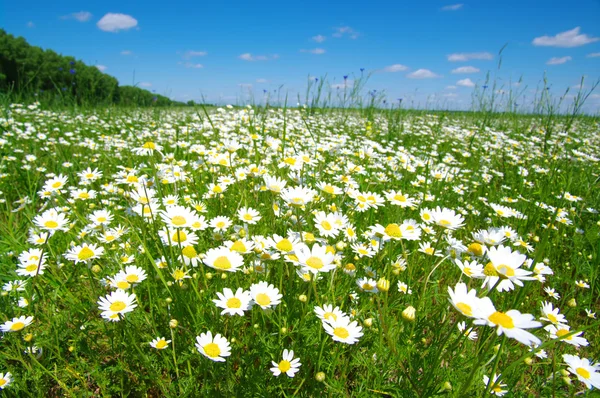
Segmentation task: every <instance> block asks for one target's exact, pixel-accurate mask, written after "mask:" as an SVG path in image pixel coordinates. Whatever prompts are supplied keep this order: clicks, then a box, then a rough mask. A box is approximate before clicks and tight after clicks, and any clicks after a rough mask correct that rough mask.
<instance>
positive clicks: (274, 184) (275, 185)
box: [263, 175, 287, 193]
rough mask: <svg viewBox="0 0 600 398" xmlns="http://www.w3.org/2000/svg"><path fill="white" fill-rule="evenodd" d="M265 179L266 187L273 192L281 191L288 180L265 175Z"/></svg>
mask: <svg viewBox="0 0 600 398" xmlns="http://www.w3.org/2000/svg"><path fill="white" fill-rule="evenodd" d="M263 179H264V180H265V187H266V188H267V189H268V190H269V191H271V192H273V193H280V192H281V190H282V189H283V188H285V186H286V185H287V181H285V180H283V179H281V178H278V177H272V176H269V175H264V176H263Z"/></svg>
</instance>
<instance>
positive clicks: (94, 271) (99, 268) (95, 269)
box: [92, 264, 102, 274]
mask: <svg viewBox="0 0 600 398" xmlns="http://www.w3.org/2000/svg"><path fill="white" fill-rule="evenodd" d="M100 271H102V268H101V267H100V266H99V265H98V264H95V265H94V266H93V267H92V272H93V273H94V274H97V273H98V272H100Z"/></svg>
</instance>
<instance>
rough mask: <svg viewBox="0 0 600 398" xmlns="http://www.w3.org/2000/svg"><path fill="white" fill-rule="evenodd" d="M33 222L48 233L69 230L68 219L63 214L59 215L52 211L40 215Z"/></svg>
mask: <svg viewBox="0 0 600 398" xmlns="http://www.w3.org/2000/svg"><path fill="white" fill-rule="evenodd" d="M33 222H34V223H35V225H37V226H38V227H40V228H41V229H43V230H45V231H48V232H50V233H53V232H56V231H68V230H69V219H68V218H67V217H66V216H65V215H64V213H59V212H57V211H56V210H54V209H50V210H46V211H45V212H44V213H42V214H41V215H39V216H36V217H35V218H34V219H33Z"/></svg>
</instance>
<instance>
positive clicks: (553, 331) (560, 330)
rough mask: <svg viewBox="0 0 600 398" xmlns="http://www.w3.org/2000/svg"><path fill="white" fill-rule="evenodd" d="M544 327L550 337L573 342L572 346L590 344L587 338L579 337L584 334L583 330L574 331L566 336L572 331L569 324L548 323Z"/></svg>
mask: <svg viewBox="0 0 600 398" xmlns="http://www.w3.org/2000/svg"><path fill="white" fill-rule="evenodd" d="M544 329H546V331H547V332H548V334H549V335H550V338H552V339H561V340H560V341H564V342H565V343H567V344H571V345H572V346H575V347H582V346H583V347H585V346H587V345H588V344H589V343H588V341H587V340H586V339H584V338H583V337H579V336H581V335H582V334H583V332H577V333H573V334H572V335H570V336H567V337H564V336H566V335H568V334H569V333H571V331H570V329H571V328H570V327H569V326H568V325H561V324H558V325H556V326H555V325H548V326H546V327H545V328H544Z"/></svg>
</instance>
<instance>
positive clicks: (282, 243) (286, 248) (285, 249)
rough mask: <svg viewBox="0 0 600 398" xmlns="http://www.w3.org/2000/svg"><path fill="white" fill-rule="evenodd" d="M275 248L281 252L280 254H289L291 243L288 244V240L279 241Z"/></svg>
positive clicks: (291, 247)
mask: <svg viewBox="0 0 600 398" xmlns="http://www.w3.org/2000/svg"><path fill="white" fill-rule="evenodd" d="M275 247H276V248H277V249H279V250H281V251H282V252H289V251H291V250H292V249H293V246H292V242H290V241H289V239H286V238H283V239H282V240H280V241H279V243H277V245H275Z"/></svg>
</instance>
